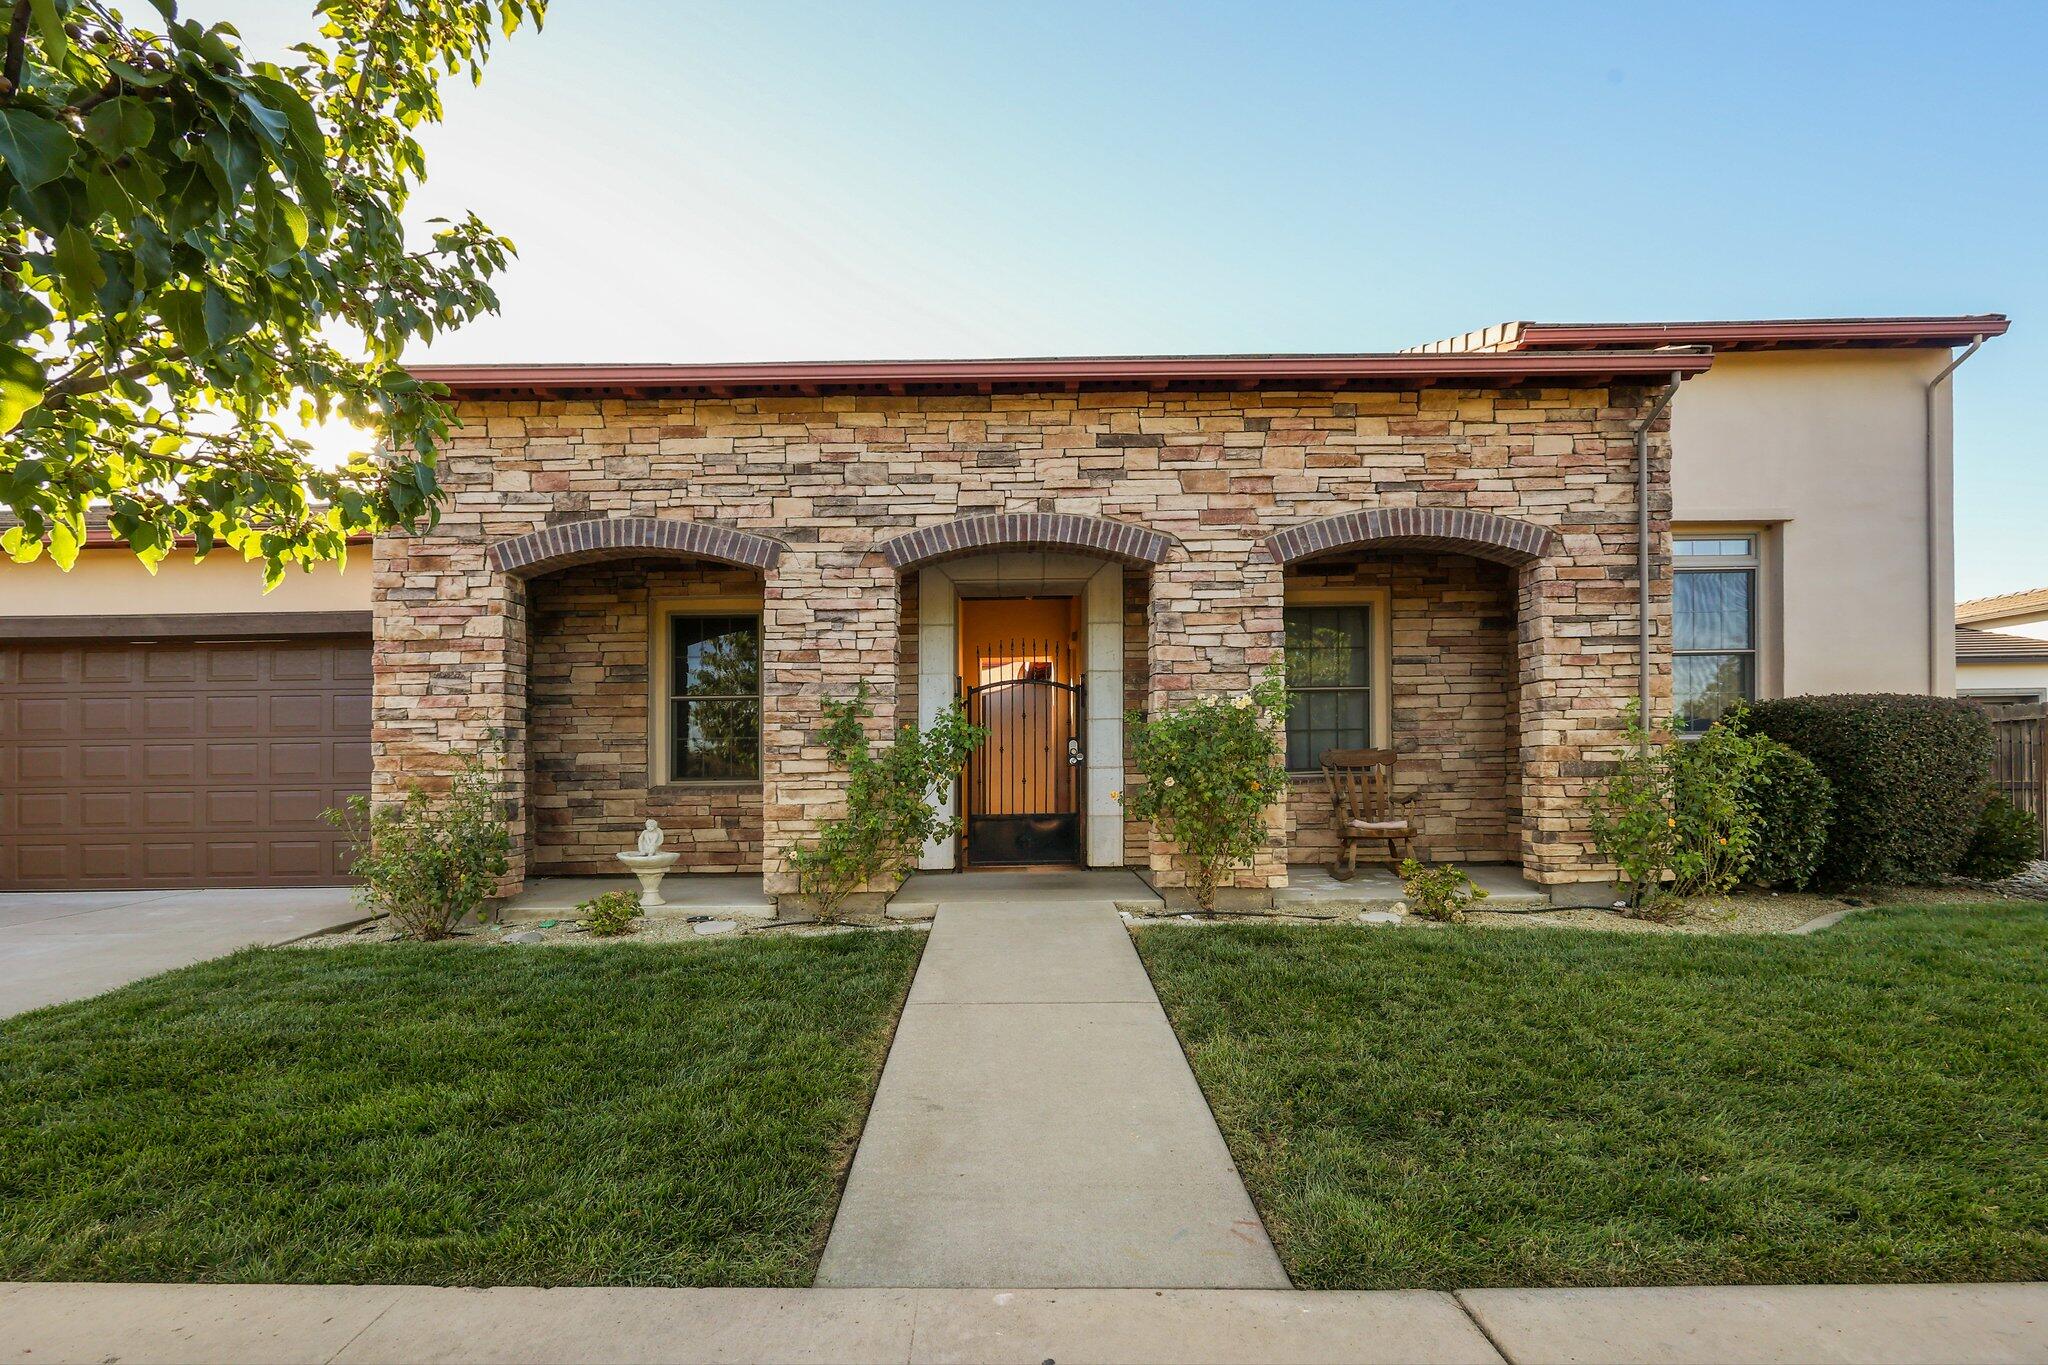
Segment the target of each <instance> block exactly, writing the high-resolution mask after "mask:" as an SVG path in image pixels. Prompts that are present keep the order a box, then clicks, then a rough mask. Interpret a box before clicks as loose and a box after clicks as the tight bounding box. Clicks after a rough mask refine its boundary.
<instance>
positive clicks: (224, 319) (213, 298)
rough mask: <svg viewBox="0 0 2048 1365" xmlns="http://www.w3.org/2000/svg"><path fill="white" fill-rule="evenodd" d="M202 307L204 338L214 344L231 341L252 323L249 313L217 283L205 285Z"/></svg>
mask: <svg viewBox="0 0 2048 1365" xmlns="http://www.w3.org/2000/svg"><path fill="white" fill-rule="evenodd" d="M202 308H203V309H204V313H203V316H204V318H205V324H206V339H207V341H208V342H209V343H210V344H212V345H214V346H218V345H220V344H221V343H222V342H224V341H233V340H234V339H235V338H236V337H238V336H240V335H242V333H244V332H246V331H248V330H249V328H250V327H251V326H252V325H253V323H252V321H251V319H250V317H249V315H248V314H247V313H245V312H244V311H242V309H241V307H240V306H239V305H238V304H236V302H235V301H234V300H233V299H231V298H229V297H228V295H227V291H225V290H223V289H221V288H220V287H219V286H218V285H213V284H209V285H207V286H206V293H205V298H204V301H203V304H202Z"/></svg>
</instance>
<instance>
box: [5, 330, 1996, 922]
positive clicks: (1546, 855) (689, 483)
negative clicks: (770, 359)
mask: <svg viewBox="0 0 2048 1365" xmlns="http://www.w3.org/2000/svg"><path fill="white" fill-rule="evenodd" d="M2004 326H2005V324H2004V321H2003V319H1999V318H1996V317H1974V318H1943V319H1924V318H1923V319H1862V320H1827V321H1819V322H1803V323H1768V324H1729V323H1705V324H1659V325H1657V326H1656V327H1655V328H1641V327H1638V328H1616V327H1613V326H1612V325H1607V326H1603V327H1600V328H1560V327H1554V326H1548V325H1538V324H1512V325H1509V326H1508V327H1503V328H1494V329H1488V330H1487V331H1486V332H1484V333H1475V334H1469V335H1468V336H1466V337H1462V338H1456V339H1453V340H1451V341H1448V342H1444V343H1436V344H1433V345H1432V346H1428V347H1423V348H1418V349H1417V350H1415V351H1411V352H1405V353H1399V354H1393V355H1364V356H1285V357H1167V358H1131V359H1116V360H1101V359H1061V360H1043V361H962V362H884V363H856V364H795V365H788V364H768V365H703V366H574V365H569V366H441V367H434V366H428V367H421V369H420V371H419V372H420V373H422V374H423V375H424V376H425V377H428V378H431V379H435V380H438V381H439V382H442V383H444V384H446V385H448V387H449V388H450V390H451V392H452V394H453V395H454V400H455V402H456V406H457V410H458V414H459V416H460V418H461V421H462V426H461V428H460V429H459V430H458V431H456V432H455V433H454V434H453V436H452V438H451V440H450V442H449V444H448V446H447V448H446V449H445V450H444V451H443V452H442V456H441V477H442V482H443V484H444V486H445V487H446V489H447V491H448V497H447V501H446V504H445V507H444V509H443V515H442V518H441V520H440V523H439V524H438V525H437V526H436V527H434V528H433V529H431V530H428V531H423V532H421V533H419V534H416V535H392V536H386V537H380V538H379V540H378V541H377V543H376V545H375V547H374V552H373V557H374V565H373V572H372V574H371V575H370V577H369V580H368V588H369V598H370V607H371V610H372V616H373V620H372V625H371V631H372V636H373V647H372V649H371V651H370V656H369V657H370V658H371V660H372V665H371V667H372V673H373V677H372V680H371V689H370V690H371V694H372V700H371V705H370V714H369V716H368V719H367V724H366V727H365V734H364V739H365V741H366V746H367V747H366V752H367V754H368V756H369V766H370V769H371V777H370V782H371V786H372V789H373V791H374V792H375V793H376V794H377V795H379V796H383V797H389V796H392V795H395V794H396V793H398V792H399V791H400V790H402V789H403V787H404V786H405V785H406V784H407V783H409V782H415V781H420V782H425V783H428V784H430V785H431V784H432V783H433V782H435V781H437V780H438V779H440V778H441V777H442V776H443V775H445V773H446V772H447V771H449V769H450V766H451V765H452V764H453V763H454V762H456V761H459V760H460V758H461V757H463V756H465V755H467V754H470V753H479V752H480V753H484V754H486V755H488V757H487V761H488V762H489V763H490V764H492V765H493V766H494V768H495V770H496V771H497V772H498V774H499V776H500V779H501V781H500V787H501V791H502V792H503V794H504V796H505V798H506V800H507V802H508V805H509V806H510V807H511V809H512V811H513V813H514V831H515V853H514V873H513V879H514V880H515V881H517V880H523V879H526V878H534V877H545V876H557V875H591V874H600V873H613V872H616V870H617V865H616V861H615V859H614V857H613V855H614V854H615V853H616V852H617V851H619V850H620V849H623V848H626V847H629V846H630V844H631V840H632V834H633V831H634V830H636V829H637V828H638V826H639V824H640V822H641V821H642V820H643V819H645V818H647V817H650V816H652V817H653V818H656V819H658V820H660V821H661V823H662V824H663V826H664V827H665V828H666V829H667V830H668V831H669V836H670V837H669V844H668V847H669V848H670V849H671V850H674V851H677V852H679V853H680V854H681V855H682V857H681V859H680V861H679V863H678V866H677V871H705V872H730V873H737V874H754V873H758V874H760V875H761V876H762V877H763V878H764V880H765V884H766V887H767V889H768V890H769V892H770V893H771V894H773V895H777V896H788V895H791V894H792V893H793V892H794V891H795V884H794V880H793V878H792V877H791V875H790V871H789V864H788V857H789V854H790V852H791V851H792V850H793V849H794V848H796V847H798V846H800V845H801V844H802V843H803V842H804V841H805V840H806V839H807V838H808V837H810V836H811V834H812V833H813V832H814V831H815V830H816V828H817V826H818V823H819V821H820V820H822V819H824V818H826V817H827V816H829V815H830V814H831V813H832V812H833V811H834V810H835V808H836V806H837V803H838V802H839V800H840V798H841V793H842V790H843V779H842V776H841V775H840V774H838V773H837V772H835V771H834V770H833V769H832V767H831V766H830V764H829V763H828V762H827V761H826V759H825V755H824V753H823V751H822V749H821V747H820V745H819V742H818V738H817V728H818V722H819V717H820V711H821V706H822V703H823V702H824V701H826V700H828V699H832V698H844V697H852V696H854V695H855V694H856V693H857V692H858V691H860V690H861V689H865V693H866V695H867V697H868V698H869V700H870V703H871V704H872V705H873V707H874V710H875V715H874V717H873V721H872V728H873V730H874V732H875V733H876V734H877V735H880V734H882V733H884V732H885V731H887V730H888V729H890V728H893V727H894V726H896V725H899V724H906V723H913V722H925V723H928V722H929V721H930V720H931V719H932V718H933V717H934V716H935V715H937V714H938V713H939V711H940V710H941V709H943V708H944V707H946V706H948V705H952V704H955V703H958V704H961V705H963V706H964V707H965V708H966V709H967V711H968V713H969V715H970V718H972V719H974V720H976V721H977V722H978V723H982V724H984V725H985V726H987V727H988V728H989V729H990V731H991V739H990V741H989V742H988V743H987V744H985V745H984V746H983V749H982V750H981V751H980V752H978V753H977V755H976V759H975V761H974V762H973V763H972V764H971V765H970V767H969V769H968V771H967V772H966V773H964V774H963V775H962V780H961V782H960V783H959V784H958V785H957V786H956V788H955V789H954V790H953V791H952V792H951V793H949V795H948V798H947V800H948V804H949V807H950V808H951V809H952V810H953V811H954V812H955V813H957V814H958V815H959V816H960V817H961V819H962V822H963V824H964V829H963V831H962V833H961V835H960V836H959V837H956V838H954V839H950V840H947V841H944V842H943V843H941V844H937V845H934V846H933V847H931V848H928V849H926V850H925V851H924V855H923V858H922V862H923V865H924V866H925V867H927V868H930V869H934V870H939V869H949V868H973V867H988V866H1010V865H1016V864H1019V863H1057V864H1067V865H1081V866H1092V867H1129V868H1132V869H1135V870H1137V871H1139V872H1140V873H1141V874H1142V875H1145V876H1146V877H1148V878H1149V879H1150V880H1152V881H1153V883H1154V884H1155V885H1157V886H1159V887H1160V888H1161V889H1162V890H1165V891H1167V892H1169V893H1172V892H1173V891H1175V890H1176V889H1177V888H1178V887H1180V886H1181V885H1182V884H1183V882H1184V877H1183V873H1182V870H1181V869H1180V868H1179V867H1178V866H1177V865H1176V860H1175V857H1174V853H1173V850H1172V849H1171V848H1170V847H1168V846H1166V845H1165V844H1163V843H1162V842H1160V841H1159V840H1157V839H1155V838H1154V837H1153V834H1152V831H1150V830H1149V829H1146V828H1144V827H1143V826H1141V825H1139V824H1137V823H1136V822H1134V821H1130V820H1127V819H1125V818H1124V815H1123V812H1122V806H1121V803H1120V801H1119V800H1118V796H1119V794H1120V793H1121V792H1122V791H1124V790H1125V789H1126V788H1128V787H1131V786H1133V785H1135V784H1137V783H1139V782H1142V781H1143V780H1144V775H1143V774H1142V773H1139V772H1135V771H1132V770H1130V768H1129V767H1128V765H1127V764H1126V762H1125V756H1124V750H1123V745H1124V717H1125V715H1126V713H1127V712H1129V711H1133V710H1147V709H1153V710H1156V709H1158V708H1160V707H1164V706H1171V705H1173V704H1175V703H1176V702H1178V701H1181V700H1185V699H1187V698H1191V697H1197V696H1223V697H1228V696H1235V695H1237V694H1239V693H1241V692H1242V691H1243V690H1244V689H1246V688H1247V687H1248V686H1250V684H1251V683H1252V681H1253V680H1254V679H1256V678H1257V677H1259V676H1260V675H1261V674H1262V673H1263V672H1264V671H1265V670H1267V669H1268V668H1271V667H1274V666H1277V665H1279V664H1281V663H1282V662H1283V661H1284V662H1285V663H1286V665H1287V671H1288V676H1289V685H1290V689H1291V691H1292V693H1293V695H1292V703H1293V704H1292V708H1291V714H1290V720H1289V724H1288V735H1287V746H1288V766H1289V767H1290V769H1291V770H1293V772H1294V776H1293V778H1292V779H1291V781H1290V786H1289V790H1288V792H1287V793H1286V796H1285V799H1284V800H1283V801H1281V802H1278V803H1276V806H1275V810H1274V815H1273V820H1272V838H1271V841H1270V844H1269V847H1268V849H1267V850H1266V852H1265V854H1264V855H1263V856H1262V857H1261V858H1260V859H1259V860H1258V861H1257V862H1256V863H1255V865H1254V866H1252V867H1250V868H1248V869H1246V870H1245V871H1244V872H1243V873H1242V874H1241V875H1240V876H1239V877H1238V879H1237V884H1236V885H1235V886H1234V887H1232V888H1231V893H1230V894H1231V895H1232V896H1234V897H1235V898H1236V899H1237V900H1238V901H1239V902H1240V903H1244V904H1247V905H1257V904H1260V903H1261V902H1263V901H1264V900H1266V899H1267V898H1269V897H1270V895H1271V893H1272V891H1273V890H1274V889H1275V888H1277V887H1279V886H1282V885H1284V884H1285V882H1286V879H1287V876H1288V871H1287V869H1288V867H1289V866H1290V865H1299V864H1305V863H1322V862H1327V861H1328V860H1329V859H1330V857H1331V856H1332V854H1333V852H1334V840H1333V839H1332V837H1331V834H1330V831H1329V809H1328V799H1327V794H1326V792H1325V791H1324V789H1323V787H1322V781H1321V778H1320V776H1319V775H1318V774H1317V772H1316V771H1315V770H1316V765H1317V762H1318V759H1319V757H1320V755H1321V753H1322V752H1323V751H1325V750H1327V749H1330V748H1351V747H1372V748H1391V749H1393V750H1395V751H1396V752H1397V755H1398V759H1397V777H1396V788H1397V795H1399V796H1400V797H1401V798H1403V799H1404V800H1405V801H1406V803H1407V808H1408V812H1409V814H1410V815H1411V816H1412V818H1413V819H1414V820H1415V822H1416V825H1417V827H1418V839H1417V845H1418V852H1419V853H1420V854H1421V855H1423V856H1427V857H1430V858H1433V859H1438V860H1453V859H1455V860H1461V861H1484V862H1509V863H1519V864H1520V865H1521V866H1522V868H1523V870H1524V872H1525V875H1527V876H1528V877H1529V878H1530V879H1532V880H1534V881H1536V882H1538V883H1540V884H1542V885H1544V886H1546V887H1548V888H1550V889H1551V891H1552V894H1553V895H1554V896H1555V897H1556V898H1557V899H1559V900H1561V901H1571V900H1583V899H1592V898H1598V897H1604V896H1605V895H1606V894H1607V890H1608V885H1607V881H1608V876H1609V872H1610V869H1607V868H1605V867H1603V866H1602V864H1601V863H1600V860H1599V858H1598V857H1597V855H1596V854H1595V852H1594V850H1593V849H1592V846H1591V843H1590V838H1589V831H1588V829H1587V825H1586V817H1585V811H1584V798H1585V796H1586V793H1587V791H1588V788H1589V786H1590V785H1591V784H1592V783H1593V782H1595V781H1597V780H1598V778H1599V777H1600V776H1601V774H1602V773H1603V772H1604V771H1605V768H1606V765H1607V763H1608V762H1609V761H1610V760H1611V758H1612V757H1613V755H1614V753H1615V752H1616V749H1617V746H1618V745H1619V743H1620V742H1621V734H1622V727H1623V724H1624V718H1625V714H1626V711H1627V709H1628V707H1629V705H1630V703H1631V702H1632V701H1639V700H1640V699H1642V698H1644V697H1645V696H1647V699H1648V703H1649V709H1650V710H1651V712H1652V714H1655V715H1666V714H1671V713H1672V712H1673V711H1674V709H1675V710H1676V712H1677V713H1678V714H1679V715H1680V717H1681V718H1682V719H1683V720H1684V722H1685V723H1686V724H1688V725H1691V726H1693V727H1695V728H1697V727H1700V726H1703V725H1704V724H1706V723H1707V722H1708V721H1709V720H1710V719H1711V718H1712V716H1713V715H1714V714H1717V713H1718V711H1719V710H1720V709H1721V708H1723V707H1725V706H1726V705H1727V704H1729V703H1730V702H1731V701H1732V700H1734V699H1737V698H1740V697H1744V696H1769V695H1778V694H1782V693H1788V692H1800V691H1830V690H1850V689H1853V690H1895V691H1922V692H1926V691H1934V692H1941V691H1948V690H1953V687H1954V674H1953V668H1954V665H1953V653H1952V650H1953V644H1952V641H1953V636H1952V633H1951V630H1950V625H1949V612H1950V609H1951V608H1950V603H1949V601H1948V600H1947V597H1948V594H1949V587H1948V579H1947V573H1948V560H1949V556H1950V549H1949V545H1948V541H1947V528H1948V512H1947V501H1946V499H1947V478H1948V465H1949V452H1948V427H1947V414H1948V397H1947V386H1946V385H1945V384H1941V383H1938V382H1933V383H1932V386H1931V387H1930V383H1931V382H1932V381H1935V380H1936V379H1937V377H1938V376H1939V375H1940V373H1941V372H1942V370H1943V369H1944V367H1945V366H1947V365H1949V364H1950V363H1951V360H1952V358H1953V355H1954V353H1955V348H1959V347H1967V346H1969V345H1971V344H1972V343H1973V341H1974V340H1975V339H1976V338H1979V337H1984V336H1992V335H1996V334H1998V333H1999V332H2001V331H2003V330H2004ZM1746 329H1747V330H1746ZM1758 329H1761V330H1758ZM1859 557H1860V558H1861V559H1862V560H1863V561H1864V562H1865V566H1866V569H1867V570H1870V569H1871V568H1872V566H1873V565H1875V564H1877V563H1879V562H1880V561H1881V565H1882V567H1881V568H1876V569H1874V571H1867V572H1864V573H1862V574H1860V575H1859V574H1856V573H1852V572H1850V565H1851V564H1852V563H1853V562H1854V561H1855V560H1856V559H1857V558H1859ZM360 571H361V565H360V563H356V564H354V565H352V566H351V568H350V571H349V574H348V576H347V577H348V579H349V581H350V582H351V583H360V582H362V581H363V580H362V579H361V578H360V577H359V576H358V575H359V574H360ZM1873 578H1874V579H1875V580H1876V581H1875V582H1872V581H1871V580H1872V579H1873ZM1937 600H1938V611H1936V610H1935V604H1936V603H1937ZM1646 639H1647V648H1645V640H1646ZM44 662H45V664H46V665H47V664H48V662H49V661H48V660H45V661H44ZM0 814H4V812H0ZM7 877H8V871H7V869H5V868H0V881H6V879H7Z"/></svg>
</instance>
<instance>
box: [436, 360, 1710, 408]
mask: <svg viewBox="0 0 2048 1365" xmlns="http://www.w3.org/2000/svg"><path fill="white" fill-rule="evenodd" d="M1713 362H1714V357H1713V355H1712V353H1711V352H1709V351H1706V350H1704V349H1686V350H1669V351H1601V352H1597V353H1591V354H1570V353H1555V352H1535V353H1532V354H1527V355H1491V354H1470V355H1463V354H1461V355H1421V354H1416V353H1412V352H1400V353H1396V354H1391V355H1389V354H1377V355H1196V356H1048V357H1043V358H1037V359H1019V360H826V361H770V362H758V363H744V364H706V365H413V366H409V367H408V368H409V369H410V370H411V372H412V374H413V376H414V377H415V378H418V379H423V380H428V381H431V382H433V383H437V384H445V385H447V386H448V388H449V389H451V390H453V391H454V392H456V393H459V394H466V395H470V396H474V397H486V396H491V395H498V394H504V395H533V394H557V393H605V394H623V395H625V396H628V397H633V396H638V395H643V394H649V395H651V394H704V395H709V396H712V397H727V396H731V395H734V394H766V395H810V394H819V393H977V392H979V393H991V392H994V391H996V390H998V389H1000V390H1003V391H1004V392H1020V391H1021V392H1033V391H1043V390H1047V389H1055V390H1057V389H1068V390H1079V389H1084V388H1085V389H1233V388H1235V389H1346V388H1414V387H1418V386H1427V385H1430V384H1437V383H1454V384H1461V385H1465V386H1467V387H1474V388H1494V387H1501V388H1510V387H1522V386H1526V385H1532V384H1543V383H1550V384H1562V385H1569V386H1573V387H1598V386H1601V385H1605V384H1609V383H1613V382H1615V381H1617V380H1631V381H1637V382H1657V381H1661V380H1664V379H1666V378H1668V377H1670V376H1672V375H1680V376H1688V375H1695V374H1699V373H1701V372H1702V371H1704V370H1705V369H1706V368H1707V367H1708V366H1709V365H1711V364H1713Z"/></svg>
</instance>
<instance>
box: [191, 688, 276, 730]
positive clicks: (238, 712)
mask: <svg viewBox="0 0 2048 1365" xmlns="http://www.w3.org/2000/svg"><path fill="white" fill-rule="evenodd" d="M268 711H269V700H268V698H266V697H265V696H264V695H263V694H262V693H260V692H227V693H222V694H220V695H218V696H212V697H208V698H207V699H206V722H205V723H206V730H205V733H206V734H208V735H260V734H262V733H263V732H264V730H265V729H266V728H268V726H267V722H268V721H269V719H270V717H269V714H268Z"/></svg>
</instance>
